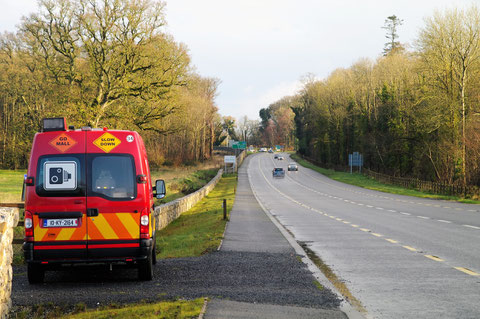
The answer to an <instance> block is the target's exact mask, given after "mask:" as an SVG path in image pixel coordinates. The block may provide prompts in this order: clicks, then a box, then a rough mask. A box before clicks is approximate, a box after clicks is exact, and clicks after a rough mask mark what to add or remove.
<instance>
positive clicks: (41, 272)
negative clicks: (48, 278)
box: [27, 263, 45, 284]
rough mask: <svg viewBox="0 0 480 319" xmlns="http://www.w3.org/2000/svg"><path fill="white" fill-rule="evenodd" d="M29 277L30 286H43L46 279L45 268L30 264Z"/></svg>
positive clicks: (28, 268) (28, 267) (28, 266)
mask: <svg viewBox="0 0 480 319" xmlns="http://www.w3.org/2000/svg"><path fill="white" fill-rule="evenodd" d="M27 277H28V283H29V284H41V283H43V280H44V278H45V268H43V267H42V265H39V264H34V263H28V265H27Z"/></svg>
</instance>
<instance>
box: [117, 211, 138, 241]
mask: <svg viewBox="0 0 480 319" xmlns="http://www.w3.org/2000/svg"><path fill="white" fill-rule="evenodd" d="M115 215H117V217H118V219H120V221H121V222H122V224H123V226H125V228H126V229H127V231H128V233H129V234H130V236H131V237H132V238H133V239H135V238H139V237H140V226H139V225H138V223H137V222H135V219H133V216H132V214H131V213H116V214H115ZM137 215H138V214H137Z"/></svg>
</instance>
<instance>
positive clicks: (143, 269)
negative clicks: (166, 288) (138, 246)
mask: <svg viewBox="0 0 480 319" xmlns="http://www.w3.org/2000/svg"><path fill="white" fill-rule="evenodd" d="M152 278H153V265H152V254H148V257H147V260H144V261H141V262H139V263H138V279H140V280H145V281H147V280H152Z"/></svg>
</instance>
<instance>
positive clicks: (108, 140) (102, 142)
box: [93, 133, 121, 153]
mask: <svg viewBox="0 0 480 319" xmlns="http://www.w3.org/2000/svg"><path fill="white" fill-rule="evenodd" d="M120 143H121V141H120V140H119V139H118V138H116V137H115V136H113V135H112V134H110V133H105V134H103V135H102V136H100V137H99V138H97V139H96V140H95V141H93V144H95V145H96V146H97V147H98V148H100V149H101V150H102V151H104V152H105V153H109V152H110V151H111V150H113V149H114V148H115V147H117V146H118V145H120Z"/></svg>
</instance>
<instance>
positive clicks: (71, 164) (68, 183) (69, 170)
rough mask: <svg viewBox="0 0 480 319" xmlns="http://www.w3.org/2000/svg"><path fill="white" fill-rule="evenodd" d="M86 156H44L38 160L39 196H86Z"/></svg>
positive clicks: (37, 187)
mask: <svg viewBox="0 0 480 319" xmlns="http://www.w3.org/2000/svg"><path fill="white" fill-rule="evenodd" d="M84 162H85V155H83V154H68V155H44V156H41V157H40V158H39V160H38V166H37V183H36V192H37V194H38V195H39V196H46V197H49V196H52V197H65V196H68V197H78V196H85V178H84V176H85V168H84V166H85V165H84Z"/></svg>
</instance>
